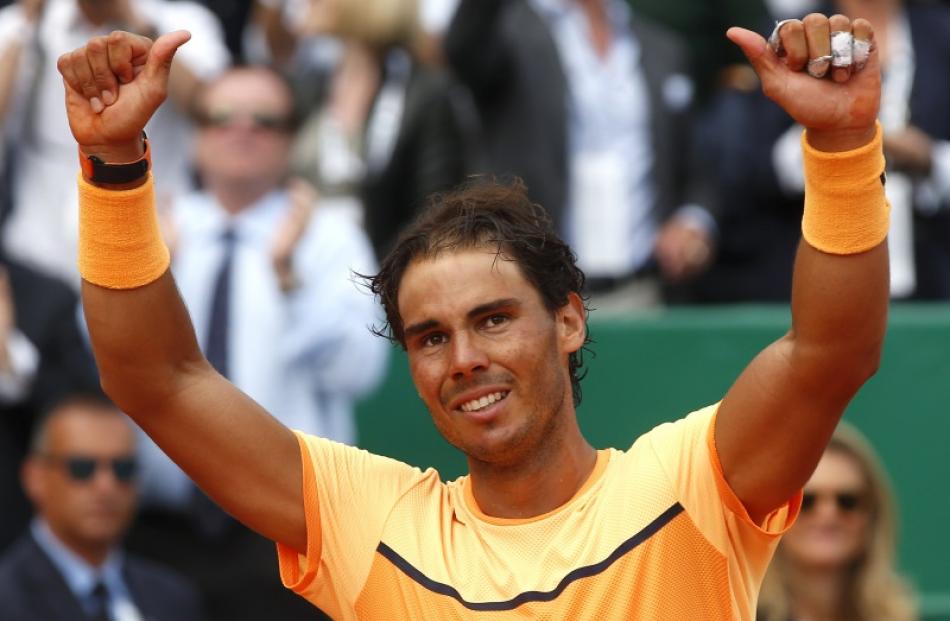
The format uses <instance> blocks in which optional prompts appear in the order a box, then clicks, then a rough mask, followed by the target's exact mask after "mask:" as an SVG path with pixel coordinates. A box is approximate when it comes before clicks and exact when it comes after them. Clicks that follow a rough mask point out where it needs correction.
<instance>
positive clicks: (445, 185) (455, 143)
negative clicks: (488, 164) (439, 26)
mask: <svg viewBox="0 0 950 621" xmlns="http://www.w3.org/2000/svg"><path fill="white" fill-rule="evenodd" d="M456 87H457V85H454V84H453V82H452V81H451V80H449V79H448V76H447V75H446V74H445V72H439V71H436V70H433V69H430V68H426V67H422V66H420V65H418V64H417V65H415V66H414V67H413V69H412V74H411V76H410V78H409V83H408V85H407V88H406V102H405V108H404V110H403V115H402V122H401V123H400V126H399V133H398V136H397V138H396V144H395V147H394V148H393V152H392V155H391V156H390V158H389V161H388V162H387V163H386V166H385V167H383V168H381V169H380V170H378V171H370V173H369V174H368V176H367V178H366V179H365V181H364V183H363V192H362V194H363V204H364V206H365V209H366V213H365V216H366V220H365V226H366V233H367V234H368V235H369V238H370V241H372V242H373V248H374V249H375V251H376V253H377V255H378V256H379V257H380V258H382V257H383V256H385V255H386V254H387V253H388V252H389V250H390V249H391V248H392V246H393V244H394V242H395V240H396V237H397V236H398V234H399V233H400V232H401V230H402V229H403V228H404V227H405V226H406V225H407V224H409V223H410V222H411V221H412V219H413V218H414V217H415V215H416V214H417V213H418V212H419V211H420V210H421V208H422V207H423V205H424V204H425V201H426V199H427V198H428V196H429V195H430V194H433V193H435V192H444V191H446V190H451V189H452V188H453V187H455V186H456V185H457V184H458V183H460V182H461V181H462V179H463V177H464V175H465V172H466V170H467V168H468V166H469V162H468V161H467V147H466V144H465V139H464V134H465V132H464V131H463V122H462V120H461V119H460V118H459V117H460V109H459V107H458V102H457V101H456V100H455V99H454V98H453V94H454V89H455V88H456ZM377 102H378V99H377V100H376V101H374V102H373V107H375V106H376V103H377Z"/></svg>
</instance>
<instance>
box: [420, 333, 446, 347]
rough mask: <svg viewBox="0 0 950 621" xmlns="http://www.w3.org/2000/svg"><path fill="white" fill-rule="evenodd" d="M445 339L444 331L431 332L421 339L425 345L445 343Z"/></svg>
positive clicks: (434, 345)
mask: <svg viewBox="0 0 950 621" xmlns="http://www.w3.org/2000/svg"><path fill="white" fill-rule="evenodd" d="M445 341H446V336H445V334H443V333H442V332H431V333H429V334H426V335H425V336H423V337H422V338H421V339H419V342H420V343H421V344H422V346H423V347H436V346H438V345H442V344H444V343H445Z"/></svg>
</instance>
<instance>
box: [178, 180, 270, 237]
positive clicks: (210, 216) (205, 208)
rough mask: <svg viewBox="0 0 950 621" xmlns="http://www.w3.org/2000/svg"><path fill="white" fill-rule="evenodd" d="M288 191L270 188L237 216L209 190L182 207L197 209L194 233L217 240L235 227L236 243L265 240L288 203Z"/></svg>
mask: <svg viewBox="0 0 950 621" xmlns="http://www.w3.org/2000/svg"><path fill="white" fill-rule="evenodd" d="M288 200H289V199H288V197H287V191H286V190H284V189H277V190H273V191H271V192H269V193H267V194H266V195H264V196H263V197H262V198H261V199H260V200H258V201H257V202H256V203H254V204H252V205H249V206H248V207H246V208H245V209H243V210H242V211H241V212H240V213H238V214H237V215H233V216H232V215H230V214H228V212H226V211H225V210H224V209H223V208H222V207H221V206H220V205H219V204H218V202H217V201H216V200H215V199H214V197H213V196H212V195H210V194H208V193H203V194H202V195H201V197H200V200H199V201H198V202H196V203H192V202H189V203H188V204H187V205H186V206H185V207H184V208H185V209H199V210H200V211H201V213H200V214H188V215H189V216H197V218H196V220H195V232H196V233H197V234H198V235H200V236H201V237H204V238H210V239H213V240H217V239H220V237H221V235H222V233H224V231H225V229H227V228H228V227H231V228H233V229H234V233H235V236H236V239H237V240H238V241H239V242H248V243H252V244H253V243H255V242H259V241H264V240H267V239H269V238H270V236H271V235H273V234H274V228H275V226H276V225H277V222H279V219H280V217H281V215H282V214H283V213H284V212H285V211H286V209H287V206H288V204H289V203H288Z"/></svg>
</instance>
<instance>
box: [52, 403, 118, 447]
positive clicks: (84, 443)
mask: <svg viewBox="0 0 950 621" xmlns="http://www.w3.org/2000/svg"><path fill="white" fill-rule="evenodd" d="M47 443H48V447H47V448H48V449H49V450H50V452H55V453H76V454H82V455H100V454H101V455H112V454H125V453H129V452H131V451H132V450H134V448H135V433H134V432H133V431H132V427H131V426H130V425H129V423H128V421H127V420H126V419H125V418H124V417H123V416H122V415H120V414H118V413H112V412H100V411H94V410H88V409H83V408H79V407H70V408H68V409H66V410H64V411H62V412H60V413H58V414H57V415H56V416H55V417H54V418H53V419H52V420H50V422H49V427H48V428H47Z"/></svg>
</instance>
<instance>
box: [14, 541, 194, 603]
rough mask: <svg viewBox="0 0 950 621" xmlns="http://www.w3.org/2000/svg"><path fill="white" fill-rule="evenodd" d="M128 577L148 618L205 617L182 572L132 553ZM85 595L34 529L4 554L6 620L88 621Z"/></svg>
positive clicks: (129, 560) (133, 591) (126, 571)
mask: <svg viewBox="0 0 950 621" xmlns="http://www.w3.org/2000/svg"><path fill="white" fill-rule="evenodd" d="M125 565H126V566H125V581H126V584H127V585H128V587H129V591H130V592H131V595H132V599H133V601H134V602H135V605H136V607H138V609H139V611H140V612H141V613H142V616H143V617H144V618H145V621H200V619H202V616H201V612H200V607H199V602H198V595H197V592H196V591H195V590H194V589H193V588H192V587H191V586H190V585H189V584H188V583H187V582H185V581H184V580H183V579H182V578H180V577H178V575H177V574H174V573H172V572H171V571H170V570H168V569H164V568H162V567H160V566H158V565H155V564H153V563H150V562H147V561H143V560H140V559H137V558H135V557H132V556H127V557H126V564H125ZM85 618H86V615H85V613H84V612H83V609H82V606H81V605H80V603H79V600H77V599H76V597H75V596H74V595H73V593H72V591H70V590H69V587H68V586H67V585H66V582H65V580H64V579H63V577H62V575H61V574H60V573H59V571H58V570H57V569H56V567H55V566H54V565H53V563H52V561H50V559H49V557H48V556H46V554H45V553H44V552H43V550H42V548H40V546H39V545H38V544H37V543H36V540H35V539H34V538H33V537H32V535H30V534H29V533H28V534H26V535H24V536H23V537H21V538H20V539H18V540H17V541H16V543H14V545H13V546H12V547H11V548H10V550H9V551H8V552H7V553H6V554H5V555H4V556H3V557H2V558H0V621H82V620H83V619H85Z"/></svg>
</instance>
